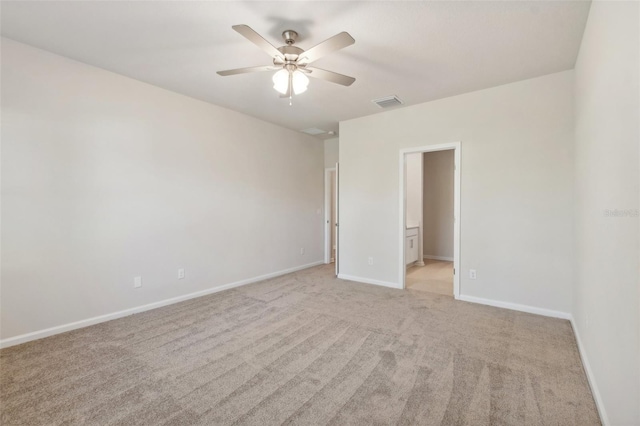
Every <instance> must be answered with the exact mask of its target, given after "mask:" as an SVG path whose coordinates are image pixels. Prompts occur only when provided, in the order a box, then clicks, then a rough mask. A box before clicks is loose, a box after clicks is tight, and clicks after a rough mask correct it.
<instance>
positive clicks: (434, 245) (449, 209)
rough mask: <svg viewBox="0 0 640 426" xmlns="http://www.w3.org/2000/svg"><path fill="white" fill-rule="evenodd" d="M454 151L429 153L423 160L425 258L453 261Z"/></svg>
mask: <svg viewBox="0 0 640 426" xmlns="http://www.w3.org/2000/svg"><path fill="white" fill-rule="evenodd" d="M453 154H454V152H453V150H448V151H435V152H427V153H425V154H423V155H424V157H423V178H424V184H423V199H422V202H423V207H422V213H423V224H424V225H423V236H424V238H423V243H424V244H423V250H424V256H435V257H439V258H444V259H450V260H452V261H453V195H454V155H453Z"/></svg>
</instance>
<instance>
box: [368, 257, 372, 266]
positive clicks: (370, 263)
mask: <svg viewBox="0 0 640 426" xmlns="http://www.w3.org/2000/svg"><path fill="white" fill-rule="evenodd" d="M368 263H369V265H373V257H369V260H368Z"/></svg>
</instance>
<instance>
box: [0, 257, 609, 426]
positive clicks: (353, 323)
mask: <svg viewBox="0 0 640 426" xmlns="http://www.w3.org/2000/svg"><path fill="white" fill-rule="evenodd" d="M0 373H1V378H0V384H1V388H0V390H1V393H0V397H1V400H2V404H1V413H0V414H1V418H2V419H3V422H2V423H3V424H7V425H8V424H21V425H61V424H65V425H66V424H82V425H109V424H120V425H218V424H224V425H230V424H253V425H269V424H304V425H316V424H317V425H323V424H334V425H344V424H351V425H373V424H380V425H390V424H402V425H413V424H425V425H439V424H443V425H454V424H455V425H463V424H468V425H521V424H527V425H542V424H545V425H563V426H565V425H580V426H585V425H595V424H599V421H598V417H597V414H596V410H595V406H594V402H593V399H592V396H591V393H590V391H589V387H588V384H587V381H586V378H585V374H584V371H583V369H582V365H581V363H580V359H579V355H578V352H577V348H576V342H575V339H574V336H573V333H572V330H571V326H570V324H569V322H568V321H564V320H558V319H551V318H545V317H541V316H536V315H531V314H525V313H519V312H515V311H508V310H503V309H498V308H492V307H487V306H481V305H475V304H470V303H465V302H459V301H455V300H453V299H452V298H450V297H444V296H439V295H433V294H429V293H424V292H417V291H412V290H408V291H402V290H392V289H387V288H382V287H377V286H373V285H367V284H359V283H353V282H348V281H341V280H337V279H335V278H334V277H333V266H331V265H329V266H320V267H316V268H312V269H309V270H306V271H300V272H297V273H294V274H290V275H286V276H283V277H279V278H275V279H272V280H268V281H265V282H261V283H257V284H252V285H248V286H244V287H240V288H237V289H234V290H229V291H225V292H221V293H217V294H213V295H210V296H205V297H202V298H199V299H194V300H190V301H186V302H183V303H180V304H176V305H172V306H167V307H164V308H160V309H156V310H153V311H149V312H145V313H141V314H137V315H134V316H130V317H127V318H122V319H119V320H115V321H110V322H107V323H103V324H99V325H95V326H92V327H88V328H84V329H80V330H76V331H73V332H69V333H66V334H62V335H58V336H53V337H50V338H47V339H43V340H40V341H35V342H30V343H27V344H23V345H20V346H16V347H12V348H7V349H4V350H2V351H0Z"/></svg>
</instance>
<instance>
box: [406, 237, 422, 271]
mask: <svg viewBox="0 0 640 426" xmlns="http://www.w3.org/2000/svg"><path fill="white" fill-rule="evenodd" d="M418 242H419V239H418V228H407V231H406V235H405V244H406V249H405V251H404V256H405V262H406V264H407V265H409V264H411V263H413V262H416V261H417V260H418V258H419V256H420V251H419V250H418Z"/></svg>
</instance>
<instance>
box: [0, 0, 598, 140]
mask: <svg viewBox="0 0 640 426" xmlns="http://www.w3.org/2000/svg"><path fill="white" fill-rule="evenodd" d="M589 6H590V3H589V2H586V1H551V2H541V1H496V2H489V1H471V2H462V1H446V2H415V1H407V2H405V1H380V2H353V1H336V2H322V1H316V2H308V1H292V2H264V1H260V2H258V1H251V2H238V1H234V2H230V1H215V2H207V1H204V2H202V1H199V2H191V1H173V2H161V1H112V2H93V1H63V2H57V1H45V2H32V1H20V2H12V1H3V2H2V17H1V24H2V35H3V36H5V37H9V38H12V39H14V40H17V41H20V42H24V43H27V44H30V45H33V46H36V47H40V48H42V49H46V50H49V51H51V52H55V53H58V54H60V55H63V56H67V57H69V58H73V59H76V60H79V61H82V62H85V63H87V64H91V65H95V66H98V67H101V68H104V69H107V70H110V71H114V72H117V73H120V74H123V75H126V76H129V77H132V78H135V79H138V80H141V81H145V82H148V83H151V84H154V85H156V86H160V87H163V88H166V89H169V90H172V91H175V92H178V93H183V94H185V95H188V96H192V97H194V98H198V99H201V100H204V101H207V102H211V103H213V104H216V105H221V106H223V107H227V108H230V109H233V110H236V111H240V112H243V113H246V114H249V115H252V116H254V117H258V118H260V119H263V120H266V121H270V122H272V123H276V124H279V125H282V126H285V127H288V128H291V129H296V130H301V129H305V128H308V127H318V128H321V129H323V130H326V131H329V130H333V131H337V130H338V122H339V121H342V120H347V119H350V118H355V117H360V116H364V115H369V114H374V113H377V112H380V111H381V110H380V109H379V108H378V107H377V106H376V105H374V104H373V103H372V102H371V100H372V99H374V98H379V97H383V96H388V95H398V96H399V97H400V98H401V99H402V100H403V101H404V102H405V104H406V105H412V104H417V103H421V102H426V101H430V100H434V99H439V98H443V97H447V96H452V95H456V94H461V93H465V92H470V91H474V90H479V89H483V88H488V87H493V86H497V85H501V84H506V83H510V82H513V81H518V80H523V79H527V78H532V77H536V76H541V75H545V74H549V73H553V72H558V71H562V70H567V69H571V68H573V66H574V63H575V59H576V56H577V53H578V49H579V46H580V41H581V39H582V33H583V30H584V26H585V22H586V19H587V15H588V13H589ZM235 24H247V25H249V26H250V27H252V28H253V29H254V30H256V31H257V32H259V33H260V34H262V35H263V36H264V37H265V38H267V39H268V40H269V41H271V42H272V43H273V44H275V45H276V46H280V45H282V44H283V43H281V40H282V39H281V37H280V34H281V32H282V31H283V30H285V29H293V30H295V31H297V32H298V33H299V34H300V38H299V40H298V45H299V46H300V47H302V48H303V49H308V48H309V47H311V46H313V45H315V44H317V43H319V42H321V41H323V40H325V39H327V38H328V37H331V36H333V35H334V34H336V33H338V32H340V31H347V32H349V33H350V34H351V35H352V36H353V37H354V38H355V40H356V43H355V44H354V45H352V46H350V47H347V48H345V49H344V50H341V51H338V52H336V53H333V54H331V55H329V56H327V57H325V58H323V59H320V60H319V61H317V62H316V63H315V64H314V65H316V66H318V67H320V68H325V69H328V70H331V71H336V72H339V73H342V74H347V75H350V76H353V77H355V78H356V82H355V83H354V84H353V85H352V86H351V87H342V86H338V85H335V84H332V83H328V82H325V81H321V80H315V79H312V81H311V84H310V85H309V90H308V91H307V92H306V93H304V94H302V95H299V96H296V97H294V100H293V106H292V107H290V106H289V105H288V101H287V100H286V99H280V98H279V97H278V93H276V92H275V91H274V90H273V89H272V84H271V80H270V79H271V73H257V74H243V75H236V76H229V77H220V76H218V75H217V74H216V71H218V70H224V69H229V68H239V67H245V66H254V65H266V64H269V63H270V58H269V57H268V56H267V55H266V54H265V53H264V52H263V51H261V50H260V49H258V48H257V47H256V46H254V45H253V44H251V43H250V42H249V41H247V40H246V39H244V38H243V37H242V36H240V35H239V34H237V33H236V32H235V31H233V30H232V29H231V26H232V25H235Z"/></svg>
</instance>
